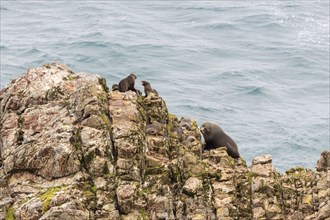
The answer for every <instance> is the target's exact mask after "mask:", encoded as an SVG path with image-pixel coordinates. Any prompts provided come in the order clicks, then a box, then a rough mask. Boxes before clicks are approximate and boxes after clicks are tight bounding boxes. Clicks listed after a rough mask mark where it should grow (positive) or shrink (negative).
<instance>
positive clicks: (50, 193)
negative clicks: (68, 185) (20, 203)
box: [39, 186, 62, 213]
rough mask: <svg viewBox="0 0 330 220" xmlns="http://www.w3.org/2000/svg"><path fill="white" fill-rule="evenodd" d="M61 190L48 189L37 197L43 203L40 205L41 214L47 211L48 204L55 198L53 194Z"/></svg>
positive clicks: (55, 188)
mask: <svg viewBox="0 0 330 220" xmlns="http://www.w3.org/2000/svg"><path fill="white" fill-rule="evenodd" d="M61 190H62V187H60V186H58V187H50V188H48V189H47V191H46V192H45V193H43V194H42V195H40V196H39V199H40V200H41V201H43V202H44V204H43V205H42V213H45V212H47V211H48V209H49V203H50V202H51V201H52V199H53V198H54V196H55V193H57V192H59V191H61Z"/></svg>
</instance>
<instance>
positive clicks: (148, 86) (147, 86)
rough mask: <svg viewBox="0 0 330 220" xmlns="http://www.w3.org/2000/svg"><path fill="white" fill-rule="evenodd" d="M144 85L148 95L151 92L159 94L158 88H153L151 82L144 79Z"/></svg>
mask: <svg viewBox="0 0 330 220" xmlns="http://www.w3.org/2000/svg"><path fill="white" fill-rule="evenodd" d="M142 85H143V87H144V93H145V94H146V96H148V94H149V93H154V94H156V95H158V92H157V90H156V89H153V88H152V87H151V85H150V83H149V82H147V81H143V80H142Z"/></svg>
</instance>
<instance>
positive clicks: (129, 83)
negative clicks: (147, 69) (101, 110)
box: [118, 73, 137, 93]
mask: <svg viewBox="0 0 330 220" xmlns="http://www.w3.org/2000/svg"><path fill="white" fill-rule="evenodd" d="M136 78H137V77H136V75H135V74H133V73H131V74H130V75H129V76H128V77H126V78H125V79H122V80H121V81H120V82H119V85H118V87H119V92H127V91H129V90H131V91H134V92H136V93H137V91H136V89H135V88H134V84H135V80H136Z"/></svg>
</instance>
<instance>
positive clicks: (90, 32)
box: [0, 0, 330, 172]
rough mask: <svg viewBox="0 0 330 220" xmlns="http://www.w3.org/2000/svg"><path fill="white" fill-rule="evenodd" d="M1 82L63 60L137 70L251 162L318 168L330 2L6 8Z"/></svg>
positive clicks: (325, 129) (113, 75)
mask: <svg viewBox="0 0 330 220" xmlns="http://www.w3.org/2000/svg"><path fill="white" fill-rule="evenodd" d="M0 33H1V82H0V88H3V87H5V86H6V85H7V84H8V83H9V82H10V81H11V80H12V79H15V78H17V77H19V76H20V75H21V74H22V73H24V72H25V71H26V70H27V69H28V68H32V67H37V66H40V65H42V64H45V63H50V62H62V63H66V64H67V65H68V66H69V67H70V68H72V69H73V70H74V71H75V72H80V71H83V72H88V73H96V74H99V75H101V76H102V77H104V78H106V80H107V83H108V86H109V87H111V85H112V84H113V83H118V82H119V80H120V79H122V78H124V77H126V76H127V75H128V74H130V73H131V72H135V73H136V75H137V76H138V79H137V83H136V87H137V88H139V89H140V90H143V87H142V85H141V80H147V81H149V82H150V83H151V85H152V86H153V87H154V88H156V89H157V90H158V92H159V93H160V95H161V96H162V97H163V98H164V99H165V101H166V103H167V107H168V109H169V111H170V112H171V113H173V114H176V115H178V116H179V117H181V116H183V117H190V118H193V119H195V120H196V121H197V122H198V124H199V125H201V123H203V122H205V121H213V122H216V123H218V124H220V125H221V126H222V128H223V129H224V130H225V131H226V133H228V134H229V135H230V136H231V137H232V138H233V139H234V140H235V141H236V142H237V144H238V147H239V151H240V153H241V155H242V156H243V157H244V158H245V159H246V160H247V162H248V164H251V160H252V158H254V157H255V156H258V155H263V154H271V155H272V157H273V163H274V165H275V167H276V169H277V170H279V171H281V172H284V171H285V170H287V169H289V168H290V167H295V166H304V167H307V168H310V169H314V167H315V163H316V161H317V160H318V158H319V156H320V153H321V152H322V151H323V150H325V149H329V142H330V140H329V138H330V136H329V130H330V128H329V114H330V112H329V99H330V97H329V86H330V85H329V84H330V82H329V81H330V78H329V1H328V0H309V1H305V0H292V1H290V0H286V1H279V0H255V1H251V0H245V1H238V0H237V1H236V0H231V1H207V2H206V1H205V2H204V1H73V0H72V1H40V0H39V1H29V0H28V1H14V0H11V1H9V0H7V1H6V0H2V1H1V31H0Z"/></svg>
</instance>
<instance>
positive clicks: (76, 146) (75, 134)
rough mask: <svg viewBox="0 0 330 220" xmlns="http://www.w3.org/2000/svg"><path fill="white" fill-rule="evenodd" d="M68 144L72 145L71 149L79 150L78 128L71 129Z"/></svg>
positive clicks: (79, 136) (80, 142) (80, 141)
mask: <svg viewBox="0 0 330 220" xmlns="http://www.w3.org/2000/svg"><path fill="white" fill-rule="evenodd" d="M70 144H71V145H72V147H73V149H75V150H79V149H80V147H81V144H82V140H81V135H80V129H75V130H73V131H72V136H71V138H70Z"/></svg>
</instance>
